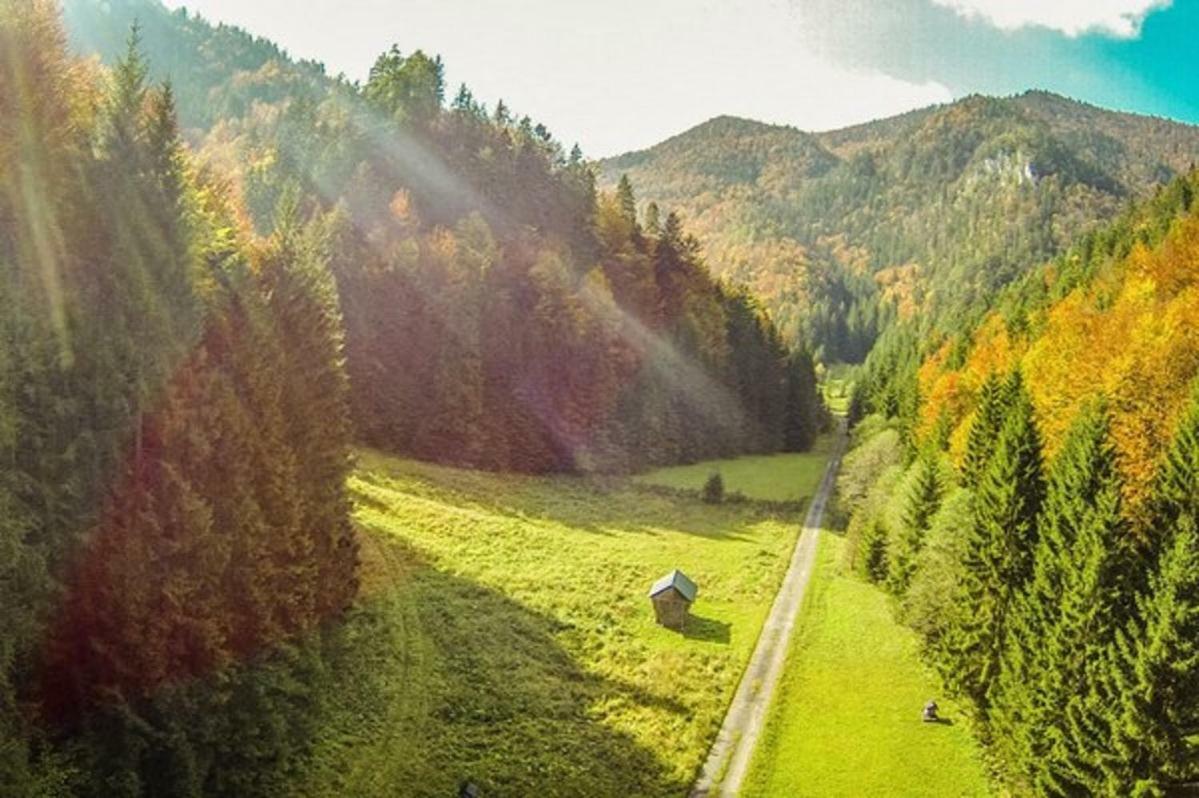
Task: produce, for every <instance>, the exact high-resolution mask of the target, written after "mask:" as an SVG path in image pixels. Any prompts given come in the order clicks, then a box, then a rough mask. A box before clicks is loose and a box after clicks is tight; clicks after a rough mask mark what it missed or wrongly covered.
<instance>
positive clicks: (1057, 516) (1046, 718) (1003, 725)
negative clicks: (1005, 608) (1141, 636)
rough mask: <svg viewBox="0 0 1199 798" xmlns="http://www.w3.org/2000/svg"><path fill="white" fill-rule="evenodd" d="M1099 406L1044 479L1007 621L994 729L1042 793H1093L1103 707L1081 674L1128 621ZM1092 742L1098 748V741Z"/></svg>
mask: <svg viewBox="0 0 1199 798" xmlns="http://www.w3.org/2000/svg"><path fill="white" fill-rule="evenodd" d="M1110 426H1111V422H1110V417H1109V414H1108V411H1107V407H1106V405H1105V404H1104V403H1102V402H1098V403H1096V404H1094V405H1091V406H1088V407H1087V408H1085V409H1084V410H1083V412H1081V413H1080V414H1079V417H1078V418H1077V419H1076V421H1075V423H1074V425H1073V427H1072V429H1071V432H1070V434H1069V436H1068V437H1067V440H1066V443H1065V445H1064V447H1063V449H1062V451H1061V453H1060V454H1059V455H1058V457H1057V459H1056V460H1055V461H1054V463H1053V467H1052V469H1051V470H1050V476H1049V485H1048V490H1047V494H1046V500H1045V508H1044V512H1043V514H1042V517H1041V520H1040V523H1039V525H1038V539H1037V545H1036V549H1035V565H1034V571H1033V577H1032V579H1031V580H1030V582H1029V584H1028V586H1027V588H1026V589H1025V590H1024V591H1023V593H1022V594H1021V595H1020V596H1019V598H1018V600H1017V601H1016V604H1015V607H1014V609H1013V612H1012V618H1011V623H1010V624H1009V627H1008V628H1009V634H1008V639H1007V642H1006V645H1005V647H1004V659H1003V663H1002V672H1001V675H1000V679H999V683H998V685H997V687H996V695H995V698H994V706H993V709H992V727H993V731H994V735H995V738H996V740H997V741H998V743H999V745H1000V748H1001V749H1002V750H1005V751H1006V752H1008V758H1009V759H1010V760H1012V763H1013V764H1015V765H1016V766H1017V767H1018V768H1019V769H1020V771H1022V772H1023V773H1024V775H1025V778H1027V779H1028V781H1029V782H1030V783H1031V784H1033V785H1034V786H1035V788H1036V789H1037V790H1038V791H1040V792H1046V793H1051V794H1069V793H1075V792H1078V791H1080V790H1086V789H1093V788H1094V784H1093V780H1092V776H1091V774H1089V773H1088V768H1087V766H1086V764H1085V760H1086V759H1087V754H1088V748H1090V747H1093V746H1094V744H1095V743H1094V742H1093V741H1092V742H1088V741H1087V740H1086V739H1079V738H1078V736H1077V734H1076V732H1077V731H1078V730H1079V729H1080V728H1085V729H1087V730H1089V731H1090V732H1092V733H1099V734H1100V735H1101V737H1102V729H1101V727H1102V725H1103V717H1102V715H1103V713H1104V711H1105V710H1106V707H1104V706H1103V705H1102V703H1103V702H1097V701H1096V698H1097V696H1099V695H1100V693H1098V692H1097V691H1098V690H1099V685H1097V684H1091V683H1090V682H1091V679H1090V676H1091V674H1090V673H1089V672H1088V669H1089V668H1090V667H1091V666H1092V664H1093V663H1095V662H1097V661H1099V660H1101V659H1102V658H1103V657H1104V656H1105V653H1106V652H1107V651H1108V649H1109V648H1110V646H1111V645H1112V642H1113V639H1114V636H1115V633H1116V630H1117V629H1118V628H1119V626H1120V624H1121V623H1122V622H1125V621H1127V619H1128V618H1129V615H1130V611H1131V606H1130V603H1131V601H1130V597H1131V596H1132V594H1133V586H1132V584H1131V581H1132V576H1133V573H1134V568H1135V565H1136V563H1135V558H1134V556H1133V552H1132V549H1131V544H1130V537H1129V530H1128V528H1127V525H1126V523H1125V521H1124V514H1123V508H1122V505H1121V489H1122V488H1121V480H1120V475H1119V471H1118V468H1117V461H1116V452H1115V448H1114V446H1113V445H1112V442H1111V439H1110ZM1097 739H1099V738H1097Z"/></svg>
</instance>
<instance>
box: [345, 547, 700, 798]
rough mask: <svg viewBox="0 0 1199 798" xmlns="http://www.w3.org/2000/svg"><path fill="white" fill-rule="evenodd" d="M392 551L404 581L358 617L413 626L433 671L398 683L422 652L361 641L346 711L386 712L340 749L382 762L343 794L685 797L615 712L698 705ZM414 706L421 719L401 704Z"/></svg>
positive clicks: (356, 722) (382, 639)
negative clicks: (588, 654)
mask: <svg viewBox="0 0 1199 798" xmlns="http://www.w3.org/2000/svg"><path fill="white" fill-rule="evenodd" d="M386 546H387V548H388V551H387V552H386V554H385V556H386V557H387V558H388V559H389V560H391V562H392V565H393V567H394V571H395V573H396V574H397V580H398V583H399V584H398V585H397V587H395V588H393V589H392V591H391V593H390V594H386V593H380V592H375V593H373V595H372V598H371V599H370V600H369V601H368V603H367V604H366V605H365V606H364V607H363V608H362V609H361V612H363V613H369V614H373V616H374V618H375V623H378V618H379V617H380V613H384V614H386V617H387V619H388V620H387V623H388V624H391V625H402V626H403V632H404V634H406V635H408V639H409V640H413V639H415V640H416V641H418V642H411V643H409V644H408V645H407V646H406V648H412V649H420V648H423V649H425V650H426V656H424V658H423V662H424V663H425V667H426V668H427V671H426V672H424V673H422V675H420V676H412V675H410V674H407V673H405V675H404V679H403V682H404V683H403V684H401V685H400V686H399V687H398V688H397V687H396V686H395V685H396V679H397V673H399V672H401V671H402V669H403V667H404V665H402V662H403V661H404V660H405V659H406V658H410V657H412V656H413V652H412V651H407V650H392V648H393V646H395V639H394V638H395V635H390V634H378V633H373V634H369V635H359V636H356V638H355V639H356V640H357V641H358V642H357V643H355V646H356V648H357V650H354V651H352V652H348V656H347V657H346V662H347V664H348V668H347V670H346V671H345V673H344V674H343V675H341V677H340V678H342V680H343V682H344V684H343V685H342V688H343V689H344V690H346V691H350V692H351V693H352V692H354V691H358V692H360V693H362V694H363V695H364V696H366V697H365V698H364V699H362V700H350V701H349V703H350V704H352V705H354V706H355V707H357V708H360V707H363V706H368V707H370V712H371V713H372V714H374V715H375V717H371V718H362V717H361V716H360V714H355V715H354V716H353V718H352V721H353V722H352V724H347V729H346V730H345V731H348V732H349V733H350V734H351V735H354V736H358V735H361V737H360V738H359V739H355V740H350V741H346V742H345V743H343V745H346V746H347V748H346V750H347V756H348V757H350V758H351V759H352V758H353V757H354V756H355V754H354V749H355V748H357V747H359V746H361V747H362V751H363V752H366V754H367V755H369V756H370V760H371V763H372V767H371V768H369V769H368V770H367V771H363V772H361V773H360V774H359V776H357V777H356V778H355V779H353V780H352V781H347V782H343V783H342V784H341V787H342V788H343V789H344V791H345V794H353V795H362V796H365V797H366V798H369V796H374V795H380V796H382V795H388V796H390V795H401V794H402V795H405V796H417V797H418V798H419V797H420V796H430V798H432V796H446V795H454V794H456V793H455V789H456V786H457V785H458V784H459V783H460V782H461V781H463V780H469V781H472V782H474V783H476V784H478V785H479V787H480V788H481V794H482V795H484V796H488V798H493V797H499V796H514V797H515V796H530V795H537V796H576V795H587V796H621V798H623V797H624V796H633V795H653V796H670V795H683V794H685V793H686V790H687V787H688V784H686V783H683V782H680V781H679V780H678V776H677V774H676V773H675V771H674V770H673V769H672V767H670V766H669V765H668V764H667V763H665V762H663V761H662V760H661V759H660V758H659V756H658V755H657V754H656V753H655V752H654V751H652V750H650V749H648V748H646V747H645V746H644V745H642V744H640V743H639V742H638V741H637V740H635V739H634V738H633V737H632V736H631V735H629V734H627V733H624V732H622V731H619V730H617V729H614V728H613V727H612V725H611V724H610V722H608V721H607V720H606V714H607V713H611V712H613V711H617V712H618V713H619V714H620V715H621V716H623V717H636V716H640V715H642V714H643V712H642V710H644V709H652V710H654V711H655V712H656V713H659V714H661V713H667V714H668V715H672V716H677V717H678V718H687V717H689V716H690V713H691V711H692V710H691V709H689V708H688V707H687V706H684V705H683V704H681V703H680V702H679V701H677V700H676V699H674V698H673V697H671V696H667V695H661V694H658V693H655V692H653V691H652V690H650V689H647V688H646V687H644V686H639V685H633V684H631V683H629V682H626V681H624V680H621V679H619V678H609V677H605V676H601V675H598V674H596V673H593V672H590V671H588V670H587V669H585V668H583V667H582V666H581V665H580V663H579V662H578V661H576V660H575V658H574V657H573V656H572V654H571V653H570V652H569V651H567V650H566V649H565V648H564V647H563V646H562V644H561V643H560V641H559V637H560V635H562V634H564V633H569V627H568V626H567V625H565V624H563V623H561V622H559V621H557V620H555V619H554V618H552V617H550V616H547V615H544V614H541V613H538V612H536V611H533V610H530V609H529V608H527V607H525V606H523V605H521V604H519V603H517V602H515V601H513V600H511V599H510V598H508V597H507V596H504V595H502V594H501V593H499V592H497V591H495V590H492V589H490V588H487V587H484V586H482V585H479V584H478V583H475V582H473V581H471V580H469V579H465V578H462V577H460V576H457V575H453V574H450V573H446V572H445V571H441V570H438V569H437V568H435V567H433V566H432V565H431V564H430V563H428V562H427V561H425V560H423V559H422V558H421V556H420V555H419V553H417V552H416V550H414V549H413V548H411V547H410V546H408V545H407V544H404V543H402V542H400V541H395V540H392V541H388V542H387V543H386ZM397 596H402V598H397ZM413 636H415V638H414V637H413ZM360 663H371V664H370V667H365V666H363V665H361V664H360ZM408 683H410V684H411V687H410V691H411V695H410V696H409V688H408V687H407V684H408ZM397 690H398V691H399V695H398V696H397V694H396V691H397ZM372 691H374V693H375V694H374V695H367V694H370V693H371V692H372ZM389 691H390V692H389ZM409 697H411V698H412V699H413V700H412V701H410V700H409ZM413 701H415V702H416V703H419V704H420V706H421V711H419V712H416V713H409V714H405V713H404V712H402V711H399V710H395V709H393V707H395V706H399V705H405V704H410V703H413ZM614 708H615V710H614ZM356 713H361V709H357V710H356ZM397 716H398V717H397ZM662 722H663V723H664V724H665V725H667V726H669V725H670V723H671V722H670V721H668V720H667V719H665V718H663V719H662ZM380 728H387V729H388V731H387V732H386V734H385V735H380V734H379V733H378V729H380ZM372 729H373V730H375V731H373V732H368V731H366V730H372ZM343 733H344V731H343ZM359 770H361V768H359Z"/></svg>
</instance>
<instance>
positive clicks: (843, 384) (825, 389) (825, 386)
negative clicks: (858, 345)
mask: <svg viewBox="0 0 1199 798" xmlns="http://www.w3.org/2000/svg"><path fill="white" fill-rule="evenodd" d="M854 374H855V367H854V366H851V365H848V364H846V363H833V364H831V365H829V366H828V367H827V369H826V370H825V373H824V377H823V379H822V380H821V381H820V394H821V396H823V397H824V404H825V405H826V406H827V407H828V409H829V410H831V411H832V412H833V413H834V414H836V415H838V416H844V415H847V414H848V413H849V403H850V400H851V399H852V398H853V381H854Z"/></svg>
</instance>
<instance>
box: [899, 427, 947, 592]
mask: <svg viewBox="0 0 1199 798" xmlns="http://www.w3.org/2000/svg"><path fill="white" fill-rule="evenodd" d="M944 494H945V482H944V478H943V477H942V474H941V462H940V456H939V450H937V449H936V448H934V447H932V446H930V447H928V448H927V449H925V450H924V451H923V452H922V453H921V455H920V457H919V458H917V460H916V463H915V465H914V467H913V478H912V481H911V484H910V485H909V487H908V492H907V495H906V496H905V497H904V507H903V517H902V519H901V527H900V533H899V539H898V540H897V541H896V545H895V547H894V550H893V551H892V552H891V554H890V556H889V558H888V562H887V567H888V575H887V586H888V587H889V588H890V589H891V591H892V592H893V593H895V594H897V595H903V594H904V593H905V592H906V591H907V589H908V584H909V582H911V579H912V573H913V572H914V571H915V569H916V557H917V556H918V555H919V554H920V550H921V549H922V548H924V536H925V533H926V532H928V528H929V525H930V524H931V522H932V518H933V516H934V515H936V513H937V510H939V509H940V508H941V499H942V497H943V496H944Z"/></svg>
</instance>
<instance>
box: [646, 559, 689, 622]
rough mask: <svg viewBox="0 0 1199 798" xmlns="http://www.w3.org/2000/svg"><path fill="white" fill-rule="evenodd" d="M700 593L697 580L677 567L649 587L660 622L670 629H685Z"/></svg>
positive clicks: (655, 612)
mask: <svg viewBox="0 0 1199 798" xmlns="http://www.w3.org/2000/svg"><path fill="white" fill-rule="evenodd" d="M698 593H699V588H698V587H697V586H696V584H695V582H692V581H691V579H689V578H688V577H687V575H686V574H684V573H683V572H682V571H680V570H678V569H677V568H676V569H675V570H673V571H671V572H670V573H668V574H666V576H664V577H662V578H661V579H659V580H658V581H657V582H654V584H653V586H652V587H651V588H650V589H649V598H650V601H652V602H653V603H654V616H655V617H656V618H657V619H658V623H660V624H661V625H662V626H665V627H666V628H668V629H675V630H677V631H680V632H681V631H683V629H684V628H686V626H687V618H688V616H689V615H690V613H691V605H692V603H694V602H695V596H696V595H697V594H698Z"/></svg>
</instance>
